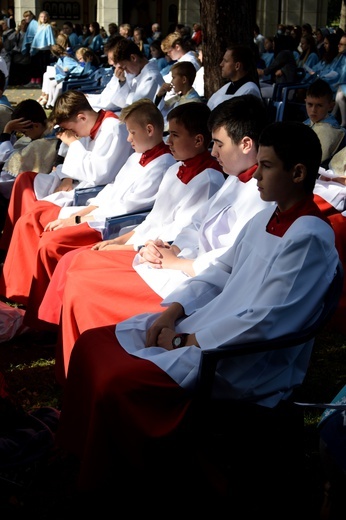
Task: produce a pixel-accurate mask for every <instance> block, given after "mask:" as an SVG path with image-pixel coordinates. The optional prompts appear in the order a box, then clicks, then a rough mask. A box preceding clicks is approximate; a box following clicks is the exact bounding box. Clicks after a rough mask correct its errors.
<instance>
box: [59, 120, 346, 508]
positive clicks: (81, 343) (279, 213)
mask: <svg viewBox="0 0 346 520" xmlns="http://www.w3.org/2000/svg"><path fill="white" fill-rule="evenodd" d="M257 159H258V168H257V170H256V171H255V173H254V179H255V180H256V182H257V185H258V189H259V196H260V197H261V199H262V200H264V201H275V202H276V204H277V205H276V208H273V207H272V206H270V207H268V208H266V209H264V210H263V211H260V212H259V213H257V214H256V215H255V216H254V217H253V218H252V219H251V220H250V221H249V222H247V224H246V225H245V226H244V227H243V229H242V231H241V232H240V233H239V235H238V237H237V239H236V241H235V242H234V244H233V246H232V247H230V248H229V250H228V251H227V252H226V253H225V254H224V255H223V256H221V257H220V258H219V259H218V262H217V263H216V264H215V265H211V266H209V267H208V268H207V269H205V270H204V271H203V272H202V273H201V274H200V275H199V276H196V277H193V278H190V279H188V280H186V282H184V283H183V284H180V285H179V287H178V288H177V289H176V290H175V291H173V292H172V293H170V295H169V296H168V298H166V299H165V300H164V301H163V302H162V307H163V308H162V309H161V311H160V312H158V313H151V312H148V313H145V314H140V315H137V316H133V317H132V318H129V319H127V320H125V321H123V322H121V323H117V324H116V328H115V326H114V324H112V325H110V326H108V327H98V328H94V329H90V330H87V331H86V332H84V333H83V334H82V335H81V336H80V337H79V339H78V340H77V341H76V344H75V346H74V348H73V351H72V356H71V360H70V364H69V370H68V375H67V380H66V383H65V385H64V389H63V400H62V408H61V416H60V423H59V428H58V432H57V437H56V440H57V446H59V448H60V449H62V450H63V452H64V453H69V454H73V455H74V456H76V457H77V459H78V460H79V461H80V465H79V473H78V481H77V487H78V489H79V490H80V491H84V492H87V493H88V496H89V497H92V496H93V494H95V495H96V496H95V495H94V498H96V500H97V492H98V490H102V492H104V485H110V486H111V488H113V487H114V486H116V487H117V485H118V483H119V485H120V483H121V479H122V478H123V474H124V471H125V468H126V469H127V470H128V474H129V475H131V476H132V477H133V475H136V476H137V477H138V483H141V486H144V485H145V482H148V486H147V487H146V489H149V487H150V489H152V488H153V486H154V487H155V489H157V487H156V486H159V479H161V481H162V482H163V483H164V486H166V489H167V486H168V489H171V484H170V482H171V480H172V481H173V480H174V481H176V474H175V473H173V474H171V475H170V474H169V469H170V464H167V462H168V461H167V460H166V459H165V461H164V463H163V464H162V465H161V466H160V467H161V470H162V471H160V472H159V474H156V475H155V471H152V472H151V474H150V476H149V478H148V464H147V460H149V457H150V456H151V455H152V454H153V452H152V451H149V454H148V446H151V447H152V448H155V444H153V442H154V443H157V442H159V441H160V440H164V439H165V438H166V439H167V437H169V436H170V435H171V434H174V433H177V434H179V430H180V428H184V424H185V421H184V419H185V418H187V414H188V412H189V410H190V408H191V405H192V397H193V395H194V391H195V390H196V385H197V374H198V368H199V365H200V360H201V353H202V351H203V350H204V349H212V348H215V349H216V348H218V347H219V346H222V345H225V344H232V343H234V344H239V343H247V342H249V341H256V340H261V341H263V340H266V339H270V338H273V337H277V336H281V335H285V334H290V333H292V332H297V331H300V330H301V329H302V328H304V327H307V326H309V325H310V324H312V323H314V322H315V321H316V320H317V319H318V317H319V315H320V313H321V311H322V308H323V305H324V298H325V294H326V292H327V290H328V287H329V286H330V283H331V281H332V280H333V277H334V275H335V271H336V266H337V264H338V254H337V251H336V249H335V245H334V233H333V230H332V228H331V226H330V224H329V223H328V222H327V221H326V220H325V219H324V217H323V215H322V214H321V212H320V211H319V209H318V207H317V206H316V205H315V204H314V202H313V199H312V190H313V187H314V183H315V180H316V177H317V173H318V168H319V165H320V162H321V145H320V143H319V140H318V137H317V136H316V134H315V133H314V132H313V131H312V130H311V128H309V127H308V126H306V125H304V124H302V123H298V122H293V121H285V122H280V123H274V124H272V125H270V126H267V127H266V128H265V129H264V130H263V132H262V134H261V137H260V141H259V151H258V156H257ZM317 259H318V260H317ZM114 329H115V330H114ZM96 345H97V348H96ZM312 346H313V340H309V341H307V342H305V343H304V344H302V345H301V346H298V347H296V348H295V349H278V350H275V349H274V350H271V351H269V352H265V353H260V354H251V355H248V356H240V357H235V358H234V357H232V358H227V359H226V360H224V361H222V362H220V363H219V365H218V370H217V373H216V378H215V381H214V384H213V391H212V395H213V397H218V398H231V399H232V400H236V401H238V402H239V403H240V404H241V403H244V406H245V404H246V403H255V404H257V405H260V406H262V407H264V409H266V408H275V407H279V409H280V404H282V403H283V401H285V400H287V399H289V398H290V396H291V395H292V393H293V391H294V389H295V387H296V386H297V385H300V384H301V383H302V381H303V379H304V377H305V375H306V372H307V370H308V367H309V362H310V356H311V351H312ZM81 403H83V406H81ZM148 418H150V420H148ZM229 420H232V414H231V415H230V417H229ZM230 428H231V425H230ZM202 434H203V432H201V435H202ZM171 442H172V441H171ZM173 442H174V441H173ZM206 442H208V439H207V440H206ZM169 446H170V445H169ZM232 448H233V449H237V446H232ZM120 451H121V453H120ZM168 451H169V450H167V452H165V453H166V455H167V456H168ZM189 451H190V452H191V446H190V447H189ZM174 453H175V454H176V453H177V451H174ZM185 453H186V452H185V451H183V454H182V457H185V456H186V455H185ZM177 456H178V454H177ZM196 459H197V456H196ZM185 462H186V461H185ZM123 463H124V466H123ZM129 466H130V467H129ZM176 467H177V468H181V467H185V466H184V463H183V462H181V463H180V460H178V461H176ZM155 469H156V468H155ZM165 469H166V471H164V470H165ZM195 473H196V478H197V483H195V481H194V479H193V478H192V479H191V480H190V484H196V489H201V488H200V486H199V482H198V480H199V479H198V475H197V472H195ZM187 478H191V474H190V473H189V472H188V477H187ZM146 479H147V480H146ZM131 482H132V483H133V480H132V481H131ZM172 485H173V484H172ZM201 485H202V484H201ZM280 485H281V482H279V483H278V486H280ZM162 487H163V486H162ZM117 489H118V487H117ZM142 489H143V487H142ZM130 491H131V492H132V491H133V489H132V488H131V489H130ZM143 496H146V490H144V493H143ZM192 497H193V500H194V497H195V493H192ZM85 498H86V495H85ZM126 498H127V497H126ZM99 503H100V501H99V500H98V501H97V504H99ZM194 505H195V504H194ZM241 506H242V507H244V504H243V503H242V504H241Z"/></svg>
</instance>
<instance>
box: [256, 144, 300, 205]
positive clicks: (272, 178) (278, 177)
mask: <svg viewBox="0 0 346 520" xmlns="http://www.w3.org/2000/svg"><path fill="white" fill-rule="evenodd" d="M257 162H258V167H257V170H256V171H255V173H254V174H253V177H254V179H256V180H257V187H258V191H259V193H260V196H261V199H262V200H264V201H265V202H276V203H277V204H278V206H279V208H280V209H281V211H284V210H286V209H288V207H289V206H288V205H287V204H288V202H287V201H290V200H291V194H292V193H293V192H294V191H295V190H294V187H295V184H294V181H293V178H294V171H293V169H292V170H289V171H287V170H285V169H284V165H283V163H282V161H281V160H280V159H279V158H278V156H277V155H276V153H275V151H274V148H273V147H272V146H259V149H258V154H257Z"/></svg>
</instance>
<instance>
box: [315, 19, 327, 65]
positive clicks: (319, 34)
mask: <svg viewBox="0 0 346 520" xmlns="http://www.w3.org/2000/svg"><path fill="white" fill-rule="evenodd" d="M328 33H329V31H328V29H326V28H323V27H318V28H317V29H316V31H315V40H316V49H317V54H318V59H319V60H322V58H323V55H324V53H325V47H324V37H325V35H326V34H328Z"/></svg>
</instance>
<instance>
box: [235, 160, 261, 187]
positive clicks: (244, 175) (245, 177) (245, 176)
mask: <svg viewBox="0 0 346 520" xmlns="http://www.w3.org/2000/svg"><path fill="white" fill-rule="evenodd" d="M256 170H257V164H254V165H253V166H251V168H249V169H248V170H245V172H241V173H240V174H239V175H238V179H239V180H240V181H241V182H244V183H246V182H249V180H251V179H252V176H253V174H254V173H255V171H256Z"/></svg>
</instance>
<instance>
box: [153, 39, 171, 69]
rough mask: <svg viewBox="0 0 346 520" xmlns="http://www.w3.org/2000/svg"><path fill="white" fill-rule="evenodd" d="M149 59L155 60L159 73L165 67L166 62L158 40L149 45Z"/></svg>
mask: <svg viewBox="0 0 346 520" xmlns="http://www.w3.org/2000/svg"><path fill="white" fill-rule="evenodd" d="M149 50H150V55H151V59H152V60H155V61H156V63H157V66H158V68H159V71H160V72H161V71H162V70H163V69H164V68H165V67H166V66H167V60H166V57H165V53H164V52H163V50H162V49H161V43H160V41H159V40H153V41H152V42H151V43H150V45H149Z"/></svg>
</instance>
